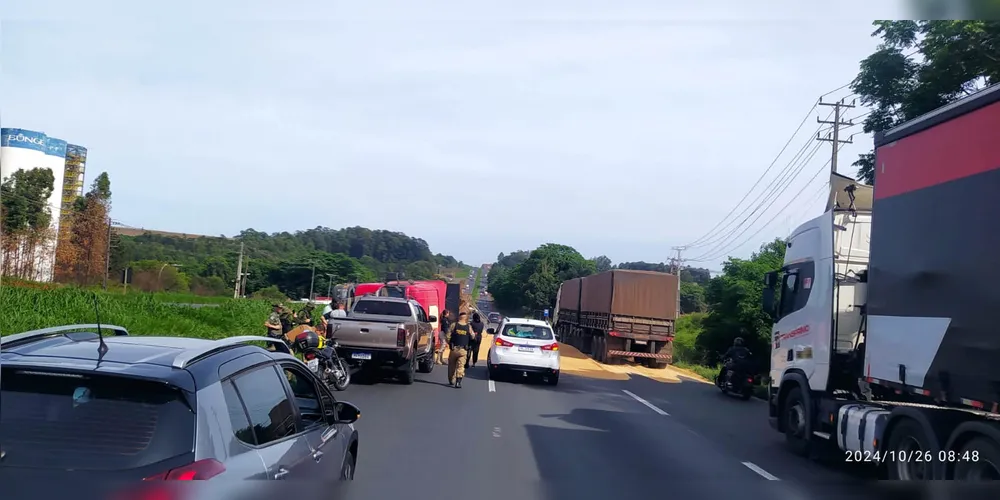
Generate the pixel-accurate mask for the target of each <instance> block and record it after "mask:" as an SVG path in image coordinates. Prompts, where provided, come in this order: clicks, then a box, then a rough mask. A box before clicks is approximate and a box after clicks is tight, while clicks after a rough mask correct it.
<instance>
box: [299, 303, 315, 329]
mask: <svg viewBox="0 0 1000 500" xmlns="http://www.w3.org/2000/svg"><path fill="white" fill-rule="evenodd" d="M315 307H316V303H315V302H313V301H309V302H306V305H304V306H302V309H300V310H299V312H298V313H296V314H295V324H297V325H309V326H313V319H312V312H313V309H314V308H315Z"/></svg>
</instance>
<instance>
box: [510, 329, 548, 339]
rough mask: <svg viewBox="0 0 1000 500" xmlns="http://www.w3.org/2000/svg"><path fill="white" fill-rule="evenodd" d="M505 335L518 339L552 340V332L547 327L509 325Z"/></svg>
mask: <svg viewBox="0 0 1000 500" xmlns="http://www.w3.org/2000/svg"><path fill="white" fill-rule="evenodd" d="M503 335H504V336H505V337H514V338H518V339H530V340H552V330H551V329H550V328H549V327H547V326H535V325H507V327H505V328H504V331H503Z"/></svg>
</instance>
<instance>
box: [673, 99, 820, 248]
mask: <svg viewBox="0 0 1000 500" xmlns="http://www.w3.org/2000/svg"><path fill="white" fill-rule="evenodd" d="M832 115H833V113H832V112H831V113H830V116H832ZM830 116H827V118H829V117H830ZM817 120H818V118H817ZM822 128H823V125H822V123H821V124H820V126H819V127H817V129H816V132H815V133H817V134H818V133H819V132H820V130H822ZM811 144H813V143H812V141H811V140H809V141H806V143H805V144H803V145H802V147H801V148H799V151H798V152H797V153H796V154H795V156H793V157H792V159H791V160H790V161H789V162H788V164H786V165H785V167H784V168H783V169H782V170H781V171H780V172H779V173H778V175H777V176H775V177H774V179H772V180H771V182H770V183H769V184H768V185H767V186H766V187H765V188H764V191H763V192H762V193H761V194H760V195H759V196H758V197H757V198H756V199H755V200H754V202H757V201H758V200H761V199H762V197H763V201H760V202H759V203H758V204H757V205H756V207H755V208H754V210H753V211H752V212H751V213H750V214H747V215H746V217H743V220H741V221H740V222H739V223H738V224H736V226H735V227H734V226H733V223H734V222H735V221H736V220H737V219H739V218H740V217H742V216H743V215H744V214H746V213H747V211H748V210H750V207H751V206H753V203H754V202H751V203H750V204H748V205H747V206H746V207H744V208H743V210H741V211H740V213H739V214H737V215H736V217H735V218H733V219H732V220H730V221H729V222H728V223H727V224H725V225H723V226H722V227H721V228H720V229H719V230H718V231H717V232H716V233H715V234H714V235H713V236H711V237H710V238H708V239H705V240H703V241H702V242H701V243H697V244H688V245H686V246H685V249H690V248H697V247H704V246H708V245H714V244H716V243H718V242H720V241H722V240H724V239H726V238H727V237H728V236H729V235H731V234H732V232H735V231H737V230H739V228H740V226H741V225H742V224H743V223H745V222H746V221H747V220H748V219H749V218H750V217H753V216H754V214H756V213H757V211H758V210H759V209H760V207H761V206H762V205H763V204H764V203H766V201H767V199H768V198H769V197H770V196H771V195H772V194H774V193H775V190H781V191H783V190H784V189H785V188H787V185H786V186H785V187H784V188H782V187H779V186H780V185H781V183H782V182H785V181H786V179H789V177H788V176H789V174H790V173H791V172H792V171H793V169H794V167H795V165H796V164H797V163H798V161H799V159H800V158H801V157H802V155H803V154H805V152H806V151H807V150H808V148H809V146H810V145H811ZM816 149H819V148H818V147H816V148H814V151H813V152H811V153H810V154H809V158H810V159H811V158H812V156H813V155H815V154H816V153H815V150H816ZM806 161H808V160H806ZM799 171H801V168H800V169H799ZM796 175H798V174H797V173H796ZM793 178H794V177H793ZM789 182H790V181H789ZM750 192H752V189H751V191H749V192H748V193H747V195H749V193H750ZM779 192H780V191H779ZM744 199H746V196H744ZM729 228H732V230H731V231H730V232H729V233H728V234H727V233H726V231H727V230H729Z"/></svg>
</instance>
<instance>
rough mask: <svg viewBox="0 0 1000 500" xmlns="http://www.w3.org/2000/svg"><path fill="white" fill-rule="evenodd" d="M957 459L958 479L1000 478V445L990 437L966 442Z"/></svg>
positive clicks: (990, 479) (956, 475)
mask: <svg viewBox="0 0 1000 500" xmlns="http://www.w3.org/2000/svg"><path fill="white" fill-rule="evenodd" d="M955 460H956V461H955V474H954V479H955V480H956V481H996V480H1000V447H998V446H997V443H996V442H995V441H993V440H991V439H989V438H985V437H977V438H975V439H972V440H970V441H969V442H968V443H965V446H962V449H961V450H960V451H959V452H958V454H957V455H956V458H955Z"/></svg>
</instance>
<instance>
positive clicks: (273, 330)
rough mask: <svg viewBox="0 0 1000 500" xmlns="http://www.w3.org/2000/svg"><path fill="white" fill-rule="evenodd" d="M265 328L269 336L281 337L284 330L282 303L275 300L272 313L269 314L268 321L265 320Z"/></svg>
mask: <svg viewBox="0 0 1000 500" xmlns="http://www.w3.org/2000/svg"><path fill="white" fill-rule="evenodd" d="M264 328H267V336H268V337H271V338H275V339H279V338H281V335H282V334H283V333H284V332H282V331H281V330H282V327H281V304H280V303H277V302H275V303H274V304H271V314H270V315H268V316H267V321H266V322H264Z"/></svg>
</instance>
